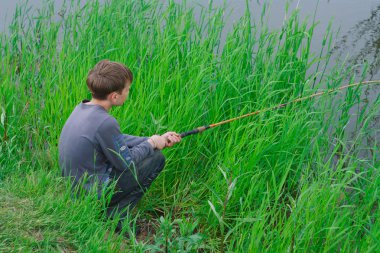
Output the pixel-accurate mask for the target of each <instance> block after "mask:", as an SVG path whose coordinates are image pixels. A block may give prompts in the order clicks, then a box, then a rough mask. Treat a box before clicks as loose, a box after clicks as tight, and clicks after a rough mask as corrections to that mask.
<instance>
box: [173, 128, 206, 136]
mask: <svg viewBox="0 0 380 253" xmlns="http://www.w3.org/2000/svg"><path fill="white" fill-rule="evenodd" d="M209 128H210V126H201V127H197V128H195V129H193V130H190V131H187V132H183V133H180V134H179V135H180V136H181V138H183V137H186V136H189V135H193V134H197V133H201V132H203V131H204V130H206V129H209Z"/></svg>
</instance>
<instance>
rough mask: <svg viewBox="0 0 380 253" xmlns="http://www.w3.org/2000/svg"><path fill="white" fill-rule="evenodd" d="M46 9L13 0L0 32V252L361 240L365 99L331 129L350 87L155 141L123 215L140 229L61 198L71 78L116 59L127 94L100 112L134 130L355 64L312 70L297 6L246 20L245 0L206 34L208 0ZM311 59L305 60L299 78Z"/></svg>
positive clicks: (262, 104) (331, 79)
mask: <svg viewBox="0 0 380 253" xmlns="http://www.w3.org/2000/svg"><path fill="white" fill-rule="evenodd" d="M53 6H54V5H53V4H52V2H50V3H48V4H46V6H45V7H44V8H43V9H40V10H38V11H37V12H34V13H31V12H30V11H28V8H27V5H21V6H20V7H19V8H17V10H16V12H15V15H14V19H13V22H12V24H11V25H10V27H9V31H8V32H7V33H4V34H1V37H0V45H1V49H0V50H1V52H0V54H1V68H0V84H1V89H0V98H1V104H0V106H1V115H2V120H1V125H0V138H1V144H0V148H1V152H0V166H1V167H0V168H1V171H0V193H1V194H0V196H1V210H0V219H1V221H2V222H1V224H0V242H1V243H0V251H24V250H27V251H62V250H63V251H80V252H82V251H93V252H95V251H96V252H97V251H104V252H113V251H116V252H118V251H119V252H120V251H124V250H129V251H131V250H133V251H152V252H155V251H165V250H169V252H172V251H176V250H182V251H197V250H204V251H211V252H223V251H224V252H226V251H230V252H257V251H271V252H283V251H289V252H293V251H301V252H302V251H308V252H322V251H323V252H337V251H341V252H353V251H359V252H376V249H377V248H379V238H380V225H379V224H380V223H379V221H378V219H379V210H378V203H379V189H380V177H379V171H378V168H379V167H380V164H379V142H378V140H375V141H374V142H371V143H372V144H373V146H372V145H371V146H367V147H365V148H366V149H369V150H370V151H371V152H372V157H369V158H367V159H363V158H359V157H360V156H359V154H360V152H361V151H362V145H361V144H362V143H363V141H364V140H365V138H367V137H368V136H373V134H375V135H374V136H375V137H376V128H375V129H374V128H373V127H371V124H372V123H371V122H372V120H373V118H374V117H376V116H377V115H378V114H379V106H380V98H379V96H378V97H377V100H376V101H373V102H372V103H370V104H368V105H367V107H366V108H365V110H362V111H361V114H360V117H358V123H357V125H358V128H357V132H356V133H355V138H354V139H353V140H350V141H351V142H350V143H349V139H348V135H347V133H346V131H345V128H346V126H347V123H348V122H349V121H350V109H351V108H352V107H353V106H355V105H358V104H359V103H360V97H361V92H362V88H354V89H351V90H349V91H348V92H345V93H341V94H340V95H334V96H323V97H320V98H318V99H316V100H308V101H305V102H302V103H297V104H292V105H289V106H287V107H285V108H282V109H280V110H276V111H271V112H267V113H264V114H260V115H258V116H255V117H252V118H247V119H243V120H240V121H236V122H233V123H230V124H228V125H224V126H221V127H219V128H218V129H215V130H209V131H208V132H206V133H204V134H201V135H199V136H193V137H187V138H186V139H184V140H183V141H182V143H180V144H178V145H177V146H176V147H174V148H172V149H168V150H165V151H164V153H165V155H166V156H167V165H166V168H165V170H164V171H163V173H162V174H161V175H160V176H159V177H158V179H157V180H156V181H155V183H154V184H153V186H152V187H151V189H150V190H149V191H148V193H147V194H146V196H145V197H144V198H143V200H142V202H141V203H140V204H139V206H138V211H136V213H134V214H133V215H132V217H131V219H135V220H136V217H137V219H140V218H141V219H146V220H153V221H155V223H154V224H155V231H156V233H155V236H148V237H146V238H143V239H142V240H139V241H136V240H134V238H133V237H132V239H131V240H125V239H123V238H122V237H121V236H117V235H112V232H109V231H112V228H113V227H114V226H115V222H114V221H106V220H105V219H104V217H103V216H102V214H101V209H102V206H103V204H104V203H103V202H101V201H100V202H99V201H96V200H95V199H94V198H93V196H88V197H83V198H82V199H80V200H75V199H72V198H71V197H70V196H71V195H70V187H69V185H68V184H67V182H66V181H65V180H64V179H62V178H60V169H59V167H58V163H57V156H58V151H57V142H58V138H59V134H60V131H61V129H62V126H63V124H64V123H65V120H66V119H67V117H68V116H69V115H70V113H71V111H72V110H73V108H74V107H75V106H76V105H77V104H78V103H79V102H80V101H81V100H82V99H84V98H89V97H90V94H89V92H88V91H87V90H86V85H85V78H86V76H87V73H88V70H89V69H91V68H92V67H93V66H94V64H96V63H97V62H98V61H99V60H101V59H105V58H106V59H110V60H114V61H120V62H123V63H125V64H126V65H128V66H129V67H130V68H131V69H132V71H133V73H134V76H135V78H134V80H135V81H134V83H133V85H132V88H131V94H130V97H129V100H127V102H126V104H125V105H124V106H123V107H121V108H116V109H114V110H112V112H111V113H112V114H113V115H114V116H115V117H116V118H117V119H118V120H119V122H120V125H121V129H122V130H123V131H124V132H126V133H129V134H133V135H142V136H150V135H153V134H155V133H163V132H165V131H167V130H174V131H178V132H182V131H186V130H189V129H192V128H195V127H198V126H201V125H205V124H210V123H215V122H218V121H220V120H223V119H227V118H231V117H235V116H237V115H241V114H244V113H248V112H251V111H255V110H260V109H264V108H267V107H271V106H273V105H277V104H279V103H283V102H287V101H289V100H292V99H294V98H296V97H299V96H306V95H309V94H312V93H313V92H316V90H318V89H321V88H334V87H338V86H340V85H343V84H346V80H351V81H353V80H355V79H361V80H362V79H364V78H365V73H363V75H362V76H354V74H353V73H354V72H353V71H352V68H351V67H349V66H348V67H347V66H345V65H344V66H343V65H342V66H336V67H335V68H333V69H331V70H330V71H327V70H326V69H324V66H325V64H326V63H327V62H328V61H329V59H330V56H329V54H325V53H321V54H320V55H315V54H313V53H312V50H311V39H312V37H313V30H314V28H315V26H316V24H315V23H314V21H309V20H300V18H299V13H298V10H295V11H294V12H292V13H288V15H287V19H286V20H284V24H283V26H282V27H281V28H280V29H278V30H274V31H271V30H269V28H268V27H267V25H266V18H267V17H268V15H269V14H268V13H269V12H270V9H269V6H268V5H267V4H264V5H263V11H262V15H261V17H260V18H259V19H255V20H257V21H256V22H253V21H252V18H251V16H252V13H250V12H249V11H247V12H246V13H245V14H244V16H243V17H242V18H241V19H240V20H239V22H237V23H236V24H235V25H234V28H233V30H232V31H231V32H230V33H229V34H228V36H227V38H226V41H225V43H224V46H223V47H222V46H221V34H222V29H223V27H224V22H225V20H224V17H223V14H224V10H223V8H215V7H214V6H213V4H212V2H211V3H210V5H209V7H207V8H203V9H202V10H201V11H200V17H199V20H195V18H194V13H195V11H196V10H195V9H189V8H187V7H186V3H183V4H176V3H174V1H169V2H168V4H167V5H163V4H161V3H159V2H158V1H144V0H142V1H119V0H113V1H109V2H106V3H105V4H100V3H98V2H97V1H89V2H88V3H86V4H85V5H84V6H80V5H79V4H77V3H76V1H71V2H67V3H65V4H64V5H63V6H62V7H61V8H60V9H59V10H57V9H54V7H53ZM198 11H199V10H198ZM57 13H59V15H57ZM331 34H332V31H331V30H330V28H329V29H328V30H327V31H326V37H325V40H324V41H323V43H324V48H323V50H322V52H329V51H330V49H331V47H332V36H331ZM314 64H316V65H319V66H320V67H319V68H318V69H321V71H319V70H318V69H317V71H318V72H315V73H313V74H312V75H310V76H309V75H307V70H308V69H309V68H310V67H311V66H312V65H314ZM315 80H318V81H315ZM102 203H103V204H102ZM161 216H162V217H161ZM160 217H161V218H160ZM126 229H127V230H128V228H126Z"/></svg>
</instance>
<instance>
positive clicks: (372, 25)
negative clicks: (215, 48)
mask: <svg viewBox="0 0 380 253" xmlns="http://www.w3.org/2000/svg"><path fill="white" fill-rule="evenodd" d="M44 2H46V1H41V0H29V1H28V4H29V5H30V6H32V7H33V8H38V7H41V6H42V5H43V4H44ZM54 2H55V6H56V11H57V13H58V12H59V7H60V6H61V5H62V3H63V2H64V0H57V1H54ZM81 2H85V1H84V0H82V1H81ZM101 2H104V1H101ZM176 2H177V3H178V2H183V1H182V0H176ZM224 2H225V3H226V6H227V8H226V12H225V13H226V17H225V21H226V25H225V29H224V31H223V33H222V41H221V44H222V45H223V44H224V42H223V41H224V39H225V38H226V35H227V33H228V32H229V31H231V30H232V28H233V26H234V24H236V22H237V21H238V20H239V19H240V17H241V16H243V14H244V12H245V9H246V0H214V1H213V6H215V7H217V6H223V3H224ZM18 3H20V1H19V0H17V1H7V0H0V32H6V30H7V26H8V25H9V24H10V22H11V18H12V15H13V12H14V11H15V8H16V5H17V4H18ZM163 3H164V4H165V3H167V0H163ZM186 3H187V5H188V6H189V7H192V8H194V13H195V15H197V13H198V14H199V10H200V8H201V6H204V7H207V6H208V5H209V0H198V1H194V0H187V1H186ZM248 5H249V8H250V11H251V14H252V15H251V16H252V18H253V19H256V18H257V17H260V14H261V10H262V6H263V0H250V1H249V4H248ZM285 5H286V1H285V0H273V1H272V5H271V8H270V11H269V16H268V17H269V18H268V26H269V28H270V29H279V28H280V27H281V25H282V23H283V20H284V19H285V18H286V13H285ZM295 8H299V9H300V15H301V18H309V20H310V22H311V21H312V18H313V15H314V13H315V15H316V18H315V20H316V21H317V22H318V26H317V27H316V29H315V30H314V36H313V40H312V44H311V48H312V51H313V52H314V53H315V54H316V55H317V54H319V52H320V50H321V48H322V40H323V37H324V35H325V32H326V29H327V27H328V25H329V22H331V21H332V30H333V31H335V32H337V31H338V30H339V33H338V34H337V35H336V36H334V38H335V40H334V48H333V51H332V58H331V59H332V60H331V62H330V64H329V68H331V67H332V66H334V65H336V63H339V62H341V61H347V62H348V63H351V64H357V65H361V64H363V62H364V61H366V62H368V64H369V73H368V76H367V78H366V79H367V80H379V79H380V0H319V1H317V0H294V1H291V2H290V7H289V12H291V10H294V9H295ZM311 71H313V70H311ZM327 71H328V70H327ZM360 71H361V68H360V67H358V73H357V74H358V75H359V76H360ZM379 94H380V85H372V86H368V87H367V88H365V92H364V93H363V96H362V98H361V100H362V101H363V102H362V103H360V104H359V105H358V106H355V107H354V108H352V110H351V114H352V119H351V120H350V122H349V124H348V126H347V129H346V130H347V132H348V133H349V134H350V135H351V136H352V137H351V138H354V136H355V132H356V115H357V114H358V112H359V111H360V110H362V108H363V106H365V103H371V102H374V101H375V100H376V98H377V97H378V96H379ZM371 126H372V128H373V130H374V132H373V133H371V134H369V136H368V138H367V141H365V143H364V146H365V147H373V146H374V145H375V143H377V145H380V144H379V143H380V130H379V129H380V112H379V113H377V116H376V117H375V119H374V121H373V122H371ZM379 148H380V147H379ZM371 156H372V155H368V154H364V157H371Z"/></svg>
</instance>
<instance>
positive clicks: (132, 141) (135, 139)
mask: <svg viewBox="0 0 380 253" xmlns="http://www.w3.org/2000/svg"><path fill="white" fill-rule="evenodd" d="M124 138H125V142H126V143H127V146H128V148H133V147H134V146H137V145H139V144H140V143H142V142H144V141H146V140H148V137H140V136H134V135H128V134H124Z"/></svg>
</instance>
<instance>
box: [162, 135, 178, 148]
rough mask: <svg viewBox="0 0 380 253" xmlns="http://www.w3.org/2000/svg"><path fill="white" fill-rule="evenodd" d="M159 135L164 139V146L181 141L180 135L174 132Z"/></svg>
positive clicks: (170, 145)
mask: <svg viewBox="0 0 380 253" xmlns="http://www.w3.org/2000/svg"><path fill="white" fill-rule="evenodd" d="M161 136H162V137H164V138H165V139H166V147H172V146H173V145H174V144H176V143H178V142H180V141H181V136H180V135H179V134H177V133H176V132H167V133H164V134H163V135H161Z"/></svg>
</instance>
